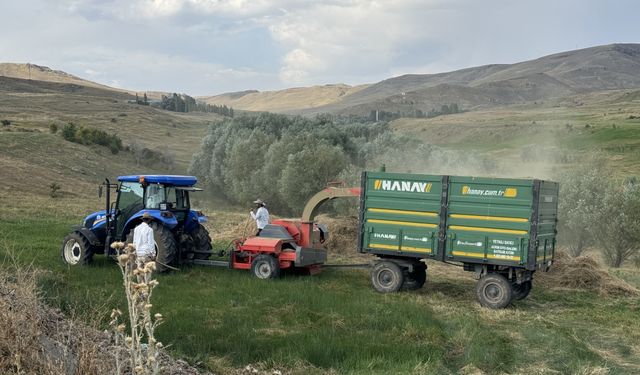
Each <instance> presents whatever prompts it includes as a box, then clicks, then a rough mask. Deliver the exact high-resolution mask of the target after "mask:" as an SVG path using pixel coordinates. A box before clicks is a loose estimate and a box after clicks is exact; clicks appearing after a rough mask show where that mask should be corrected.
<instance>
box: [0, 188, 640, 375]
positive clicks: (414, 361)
mask: <svg viewBox="0 0 640 375" xmlns="http://www.w3.org/2000/svg"><path fill="white" fill-rule="evenodd" d="M65 201H67V203H68V204H65ZM57 202H58V203H57V204H54V205H53V206H51V207H50V208H49V209H48V210H43V211H42V212H41V213H40V215H38V216H28V217H23V216H20V215H16V211H15V210H11V211H9V210H6V209H4V208H2V209H0V223H1V224H0V238H3V239H4V240H5V241H8V242H9V243H11V244H12V246H14V247H15V248H16V250H18V251H19V253H20V257H19V260H20V262H21V263H23V264H28V263H33V264H34V266H36V267H38V268H39V269H42V270H44V271H45V274H44V276H43V278H41V287H42V290H43V292H44V296H45V298H46V300H47V301H48V302H49V303H50V304H51V305H53V306H56V307H60V308H61V309H63V311H66V312H67V313H74V314H75V315H76V316H79V317H81V318H83V319H87V320H88V319H92V320H94V321H95V320H98V321H101V322H102V324H106V321H107V320H108V314H109V312H110V309H111V308H112V307H120V308H123V306H125V303H124V300H123V297H122V296H121V293H120V292H119V288H120V285H121V280H120V275H119V272H118V270H117V268H116V267H115V265H113V264H111V262H110V261H108V260H106V259H105V258H103V257H101V258H97V259H96V262H95V264H94V265H92V266H90V267H79V268H68V267H66V266H65V265H63V264H62V263H61V262H60V258H59V252H60V243H61V239H62V238H63V237H64V235H65V234H66V233H67V232H68V229H69V226H70V225H72V224H76V223H77V222H79V221H80V220H81V216H76V217H74V215H69V214H62V215H58V214H57V213H58V212H61V211H63V209H64V208H65V206H67V205H69V206H73V204H71V200H67V199H61V200H58V201H57ZM25 205H26V207H25V208H24V209H25V211H30V210H33V208H29V207H28V203H25ZM222 216H224V215H222ZM222 216H220V217H222ZM215 239H216V240H218V241H221V240H222V238H215ZM5 255H6V254H4V253H3V254H1V256H5ZM428 274H429V276H428V281H427V285H426V286H425V288H423V289H422V290H419V291H417V292H411V293H398V294H391V295H381V294H378V293H376V292H374V291H373V290H372V289H371V287H370V285H369V280H368V274H367V272H366V271H362V270H325V271H324V272H323V273H321V274H320V275H317V276H313V277H301V276H294V275H285V276H284V277H283V278H282V279H280V280H274V281H272V282H265V281H261V280H256V279H254V278H252V277H251V276H250V274H249V273H248V272H243V271H229V270H226V269H223V268H206V267H191V268H185V269H183V270H181V271H179V272H173V273H171V274H168V275H160V277H159V281H160V287H158V288H157V289H156V291H155V292H154V293H155V294H154V295H155V298H156V299H155V302H154V308H155V309H157V311H158V312H161V313H162V314H163V315H164V316H165V317H166V324H165V325H163V326H161V327H160V328H159V329H158V332H157V335H158V338H159V339H160V340H161V341H162V342H164V343H167V344H171V345H172V346H171V348H170V350H171V351H172V353H174V354H175V355H176V356H178V357H182V358H186V359H188V360H189V361H190V362H191V363H195V364H199V365H200V366H202V367H204V368H207V369H210V370H213V371H214V372H218V373H232V372H236V371H237V369H238V368H244V367H245V366H246V365H247V364H251V365H253V366H255V367H257V368H261V369H279V370H281V371H283V372H285V373H300V374H302V373H304V374H314V373H327V372H329V373H352V374H370V373H416V374H420V373H445V374H446V373H457V372H463V373H474V372H475V373H500V372H507V373H531V372H535V373H554V372H561V373H586V374H595V373H602V372H598V371H601V370H602V369H605V370H606V371H605V373H607V372H608V373H612V374H613V373H633V372H638V371H640V360H639V358H640V344H639V343H640V324H638V320H639V318H638V316H639V315H638V311H639V310H640V305H639V303H638V300H637V299H636V298H630V297H625V296H615V297H614V296H610V297H606V298H605V297H603V296H601V295H599V294H598V293H595V292H592V291H576V290H557V289H553V288H552V289H548V288H544V287H541V286H539V285H536V286H535V287H534V290H533V292H532V295H531V296H530V297H529V298H528V299H527V300H525V301H522V302H518V303H516V304H515V305H514V306H513V307H510V308H508V309H506V310H502V311H492V310H487V309H484V308H481V307H479V305H478V304H477V303H476V302H475V300H474V298H473V287H474V281H473V279H472V277H471V275H470V274H468V273H464V272H463V271H462V270H460V269H459V268H456V267H452V266H446V265H442V264H435V263H430V264H429V271H428Z"/></svg>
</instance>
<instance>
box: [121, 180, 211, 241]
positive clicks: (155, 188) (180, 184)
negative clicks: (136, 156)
mask: <svg viewBox="0 0 640 375" xmlns="http://www.w3.org/2000/svg"><path fill="white" fill-rule="evenodd" d="M118 182H119V184H118V185H117V192H118V196H117V198H116V201H115V207H114V209H113V210H112V212H113V214H114V215H113V227H112V228H113V232H112V235H113V237H114V239H116V240H119V241H124V240H126V237H127V235H128V234H129V233H130V232H131V229H132V227H135V225H137V224H139V222H140V220H141V217H142V214H144V213H145V212H147V213H149V214H151V216H153V217H154V218H156V219H157V220H160V221H161V222H163V224H164V225H166V226H168V227H169V228H174V227H184V226H187V228H186V229H187V230H188V231H189V229H193V227H194V225H195V224H197V223H198V222H200V221H203V220H202V219H198V217H200V216H202V214H201V213H200V212H197V211H196V212H194V213H195V215H196V217H195V220H193V217H190V212H191V205H190V201H189V192H192V191H199V190H201V189H198V188H195V187H194V186H193V185H195V183H196V178H195V177H191V176H156V175H150V176H121V177H118ZM109 205H110V204H109ZM192 216H193V215H192ZM190 218H191V219H192V220H191V221H189V220H188V219H190ZM204 221H206V219H205V220H204ZM182 229H185V228H182Z"/></svg>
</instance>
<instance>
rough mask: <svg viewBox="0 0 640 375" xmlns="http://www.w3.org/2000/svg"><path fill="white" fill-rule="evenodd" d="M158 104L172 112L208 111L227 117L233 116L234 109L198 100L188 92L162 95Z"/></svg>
mask: <svg viewBox="0 0 640 375" xmlns="http://www.w3.org/2000/svg"><path fill="white" fill-rule="evenodd" d="M158 106H159V107H160V108H162V109H164V110H167V111H172V112H206V113H217V114H219V115H222V116H225V117H233V116H234V110H233V108H231V107H227V106H226V105H221V106H219V105H213V104H207V103H204V102H199V101H196V99H195V98H193V97H191V96H189V95H187V94H182V95H180V94H177V93H173V94H172V95H162V100H160V103H159V104H158Z"/></svg>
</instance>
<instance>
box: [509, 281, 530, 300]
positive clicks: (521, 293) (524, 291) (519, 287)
mask: <svg viewBox="0 0 640 375" xmlns="http://www.w3.org/2000/svg"><path fill="white" fill-rule="evenodd" d="M512 286H513V298H514V299H516V300H518V301H519V300H521V299H525V298H527V296H528V295H529V292H531V288H532V283H531V280H529V281H525V282H523V283H522V284H515V283H514V284H512Z"/></svg>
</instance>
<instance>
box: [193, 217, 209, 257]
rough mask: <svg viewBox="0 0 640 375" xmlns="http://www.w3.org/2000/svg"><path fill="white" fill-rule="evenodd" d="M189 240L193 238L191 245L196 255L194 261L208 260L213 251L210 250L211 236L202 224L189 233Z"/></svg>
mask: <svg viewBox="0 0 640 375" xmlns="http://www.w3.org/2000/svg"><path fill="white" fill-rule="evenodd" d="M191 238H193V244H194V246H195V250H196V251H197V253H195V254H194V256H193V257H194V258H195V259H209V257H210V256H211V254H213V251H212V250H211V249H212V247H211V236H210V235H209V231H207V228H205V227H204V226H203V225H202V224H200V225H198V227H197V228H196V229H195V230H194V231H193V232H191Z"/></svg>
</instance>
